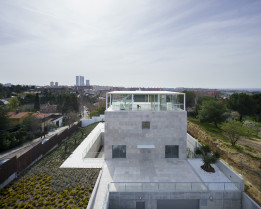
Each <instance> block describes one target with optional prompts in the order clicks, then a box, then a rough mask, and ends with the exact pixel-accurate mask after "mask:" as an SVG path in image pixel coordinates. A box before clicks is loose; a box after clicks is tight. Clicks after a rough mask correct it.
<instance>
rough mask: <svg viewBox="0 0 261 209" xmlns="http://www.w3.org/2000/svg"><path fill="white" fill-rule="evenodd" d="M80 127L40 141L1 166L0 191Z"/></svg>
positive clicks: (76, 126)
mask: <svg viewBox="0 0 261 209" xmlns="http://www.w3.org/2000/svg"><path fill="white" fill-rule="evenodd" d="M80 126H81V122H78V123H76V124H74V125H73V126H71V127H70V128H67V129H65V130H64V131H63V132H61V133H58V134H55V135H54V136H52V137H50V138H49V140H47V141H46V142H45V143H42V142H41V141H40V142H39V143H38V144H36V145H35V146H34V147H32V148H31V149H30V150H28V151H27V152H26V153H24V154H23V155H21V156H19V157H18V158H17V157H16V156H15V157H13V158H11V159H10V160H8V161H6V162H5V163H4V164H2V165H1V166H0V173H1V175H0V189H1V188H3V187H5V186H6V185H7V184H9V183H10V182H11V181H13V180H14V179H15V178H17V176H18V175H19V174H20V173H21V172H23V171H24V170H26V169H27V168H29V167H30V166H32V165H33V164H34V163H36V162H37V161H38V160H40V159H41V158H42V157H43V156H44V155H46V154H48V153H49V152H50V151H52V150H53V149H55V148H56V147H57V146H58V145H59V144H60V143H61V142H62V140H64V139H65V138H67V137H69V136H71V135H72V134H73V133H74V132H75V131H77V129H78V127H80Z"/></svg>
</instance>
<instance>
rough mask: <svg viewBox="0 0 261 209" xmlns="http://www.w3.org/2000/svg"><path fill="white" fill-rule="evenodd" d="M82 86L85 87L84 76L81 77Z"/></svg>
mask: <svg viewBox="0 0 261 209" xmlns="http://www.w3.org/2000/svg"><path fill="white" fill-rule="evenodd" d="M80 86H84V76H80Z"/></svg>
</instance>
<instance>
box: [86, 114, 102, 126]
mask: <svg viewBox="0 0 261 209" xmlns="http://www.w3.org/2000/svg"><path fill="white" fill-rule="evenodd" d="M102 120H104V115H100V116H98V117H92V118H91V119H81V122H82V127H86V126H88V125H90V124H93V123H97V122H101V121H102Z"/></svg>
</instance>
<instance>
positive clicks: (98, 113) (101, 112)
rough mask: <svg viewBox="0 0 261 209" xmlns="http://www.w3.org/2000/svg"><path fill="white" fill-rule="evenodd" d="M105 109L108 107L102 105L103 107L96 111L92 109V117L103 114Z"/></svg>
mask: <svg viewBox="0 0 261 209" xmlns="http://www.w3.org/2000/svg"><path fill="white" fill-rule="evenodd" d="M105 109H106V108H105V106H102V107H99V108H97V109H96V110H95V111H92V112H91V113H90V116H91V118H92V117H93V116H100V115H103V114H104V111H105Z"/></svg>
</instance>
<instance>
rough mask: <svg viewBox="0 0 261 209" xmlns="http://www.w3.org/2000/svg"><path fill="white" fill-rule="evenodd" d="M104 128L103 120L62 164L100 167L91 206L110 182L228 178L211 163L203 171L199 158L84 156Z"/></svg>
mask: <svg viewBox="0 0 261 209" xmlns="http://www.w3.org/2000/svg"><path fill="white" fill-rule="evenodd" d="M101 130H104V124H103V123H99V124H98V125H97V126H96V128H95V129H94V130H93V131H92V132H91V133H90V134H89V135H88V136H87V137H86V139H85V140H84V141H83V142H82V143H81V144H80V145H79V146H78V147H77V149H76V150H75V151H74V152H73V153H72V154H71V155H70V157H69V158H68V159H67V160H66V161H65V162H64V163H63V164H62V165H61V168H102V169H103V172H102V176H101V180H100V184H99V186H98V191H97V195H96V198H95V200H94V201H95V203H94V208H95V209H96V208H97V209H98V208H102V206H103V202H104V198H105V195H106V192H107V188H108V184H109V183H111V182H230V181H229V179H228V178H227V177H226V176H225V175H224V174H223V173H222V172H221V171H220V170H219V169H218V167H216V166H215V165H214V168H215V170H216V173H211V174H210V173H207V172H205V171H203V170H202V169H201V168H200V166H201V165H202V161H201V159H189V160H177V159H158V160H129V159H111V160H104V159H103V158H83V156H84V155H83V152H84V151H86V147H87V146H88V145H89V143H90V141H91V139H92V138H94V137H95V136H96V135H97V133H98V132H99V131H101Z"/></svg>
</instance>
